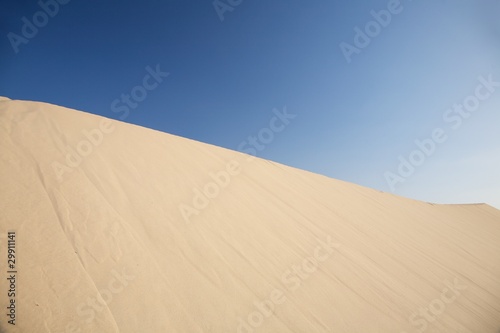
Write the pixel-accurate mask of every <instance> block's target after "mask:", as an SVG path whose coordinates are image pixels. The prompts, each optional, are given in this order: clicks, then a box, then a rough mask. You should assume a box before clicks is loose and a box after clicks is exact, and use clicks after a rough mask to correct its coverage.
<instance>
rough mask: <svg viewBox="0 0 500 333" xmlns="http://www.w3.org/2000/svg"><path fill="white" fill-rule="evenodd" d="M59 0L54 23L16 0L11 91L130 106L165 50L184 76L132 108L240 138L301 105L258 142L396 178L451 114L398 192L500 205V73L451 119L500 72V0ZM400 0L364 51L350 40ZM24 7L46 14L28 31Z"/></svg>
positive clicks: (8, 50)
mask: <svg viewBox="0 0 500 333" xmlns="http://www.w3.org/2000/svg"><path fill="white" fill-rule="evenodd" d="M54 1H55V0H42V3H47V4H49V3H52V5H50V6H49V7H48V8H49V10H52V11H53V14H54V15H53V17H49V16H48V15H46V18H47V20H46V22H43V19H44V18H43V14H38V16H37V14H36V13H37V12H40V11H42V10H43V9H42V7H41V5H40V3H37V2H36V1H25V2H23V1H15V0H6V1H4V2H3V8H4V10H3V11H2V12H1V13H0V17H1V25H0V30H1V31H0V34H1V35H2V38H1V43H0V54H1V58H0V73H1V76H0V95H1V96H7V97H9V98H12V99H25V100H36V101H44V102H49V103H53V104H58V105H62V106H67V107H71V108H75V109H79V110H84V111H87V112H90V113H95V114H98V115H103V116H106V117H110V118H114V119H120V115H121V114H120V113H116V112H113V110H112V107H111V104H112V102H113V101H114V100H116V99H117V98H118V99H119V98H120V97H121V95H122V94H130V93H131V90H132V89H133V88H134V87H136V86H137V85H141V84H142V82H143V78H144V76H145V75H147V74H148V72H147V70H146V67H148V66H149V67H150V68H153V69H154V68H156V66H157V65H159V68H160V69H161V71H163V72H168V73H169V75H168V77H165V78H164V79H163V81H162V82H161V83H159V84H158V86H157V87H156V88H155V89H153V90H151V91H148V94H147V97H146V98H145V99H144V100H142V101H141V102H140V103H137V104H138V105H137V107H136V108H134V109H130V113H129V115H128V116H127V117H126V118H125V119H122V120H124V121H126V122H130V123H133V124H138V125H141V126H145V127H149V128H154V129H158V130H161V131H165V132H168V133H172V134H176V135H180V136H184V137H188V138H192V139H195V140H199V141H203V142H208V143H211V144H215V145H219V146H223V147H226V148H230V149H235V150H236V149H237V147H238V145H239V144H240V143H241V142H242V141H244V140H245V139H246V138H247V137H248V136H249V135H255V134H257V133H259V131H260V130H262V128H265V127H266V126H268V125H269V121H270V119H271V118H272V117H273V115H274V114H273V112H272V110H273V109H275V108H276V109H278V110H283V108H284V107H286V109H287V111H288V112H289V113H291V114H294V115H297V117H296V118H295V119H293V120H292V121H291V123H290V124H289V125H288V126H287V127H286V129H285V130H283V131H282V132H279V133H276V134H275V137H274V140H273V141H272V142H270V143H269V144H267V145H265V149H264V150H263V151H260V152H259V153H258V156H260V157H264V158H267V159H271V160H274V161H278V162H281V163H284V164H287V165H291V166H295V167H298V168H302V169H306V170H310V171H313V172H317V173H321V174H324V175H327V176H330V177H334V178H337V179H342V180H346V181H350V182H354V183H357V184H361V185H364V186H368V187H372V188H376V189H379V190H382V191H387V192H390V191H392V189H391V187H390V186H389V183H388V181H387V179H386V177H387V172H391V173H392V174H393V175H396V176H399V177H401V174H399V173H398V167H399V164H400V163H401V162H400V160H399V156H402V157H403V158H406V159H408V158H409V156H410V154H411V153H412V152H413V151H414V150H415V149H417V148H418V147H417V146H416V144H415V140H421V141H425V140H426V139H428V138H431V137H432V132H433V130H434V129H436V128H441V129H443V131H444V133H445V135H446V136H447V140H446V141H445V142H443V143H436V144H435V149H433V152H432V154H430V155H429V156H427V155H425V159H424V161H423V162H422V163H421V164H420V165H418V166H416V167H414V170H413V172H412V173H411V175H409V176H408V177H406V176H405V177H402V178H400V179H404V182H399V181H398V182H397V183H396V184H395V185H394V188H393V190H394V191H393V192H394V193H396V194H400V195H403V196H407V197H411V198H416V199H420V200H425V201H433V202H440V203H455V202H456V203H458V202H488V203H490V204H492V205H495V206H496V207H499V208H500V173H499V171H498V170H500V131H499V125H500V87H496V89H495V90H494V91H493V92H491V94H490V96H488V98H486V99H485V100H484V101H483V100H481V103H480V105H479V107H478V108H477V109H476V111H474V112H472V113H471V115H470V116H469V117H468V118H466V119H463V121H462V123H461V125H460V126H459V128H457V129H453V128H452V126H451V125H452V123H451V122H449V121H448V122H447V121H445V120H444V118H443V116H444V114H445V113H446V111H447V110H448V109H449V108H451V107H453V105H454V104H455V103H462V102H463V101H464V100H465V99H467V98H468V97H469V96H471V95H474V93H475V90H476V88H477V86H478V85H479V84H480V81H479V80H478V77H480V76H482V77H484V78H488V77H489V76H490V77H491V78H492V79H491V80H492V81H494V82H500V67H499V63H500V21H499V20H498V17H499V16H500V15H499V14H500V2H499V1H493V0H491V1H488V0H485V1H471V0H457V1H450V0H448V1H446V0H441V1H436V0H434V1H432V0H421V1H411V0H401V1H400V3H399V5H397V1H396V0H389V1H387V0H384V1H379V0H370V1H362V2H361V1H359V2H353V1H345V0H341V1H326V0H288V1H281V0H272V1H266V2H255V1H249V0H242V1H240V0H231V1H228V0H220V2H219V3H221V4H223V5H225V6H231V5H230V4H231V3H232V4H234V5H235V6H231V7H230V8H231V9H232V11H225V12H224V13H223V14H222V15H223V18H224V20H223V21H222V20H221V19H220V16H219V15H218V13H217V11H216V9H215V8H214V5H213V2H212V1H186V0H184V1H180V0H179V1H152V0H145V1H140V2H139V1H104V2H103V1H79V0H71V1H69V2H68V0H64V1H63V0H60V1H61V2H63V3H64V2H67V3H66V4H59V5H58V7H59V8H58V9H57V13H54V12H55V11H56V10H55V6H54V5H53V3H54ZM238 3H239V4H238ZM223 5H221V6H223ZM388 8H393V9H394V13H391V12H390V11H389V13H391V20H390V22H389V23H388V24H385V25H386V26H385V27H384V26H382V25H381V24H380V23H378V27H379V29H378V31H376V30H373V31H372V36H373V37H368V38H370V43H369V44H368V45H367V46H366V47H363V48H361V47H358V53H354V54H352V55H351V57H350V62H348V61H347V59H346V57H345V55H344V54H343V52H342V50H341V47H340V45H341V43H343V42H344V43H348V44H350V45H353V46H356V44H355V42H354V39H355V35H356V32H355V30H354V29H355V28H356V27H359V28H360V29H361V30H362V31H364V33H365V34H366V30H365V28H366V27H367V24H368V25H370V23H369V22H370V21H374V20H375V19H374V17H373V15H372V14H371V11H372V10H373V11H375V12H377V13H379V12H380V11H381V10H385V11H388V10H389V9H388ZM396 9H397V10H396ZM396 12H397V13H396ZM34 16H35V17H34ZM23 17H25V18H26V20H28V21H29V22H31V23H32V24H33V22H34V20H35V19H36V20H39V21H38V23H39V25H40V27H38V28H37V29H38V31H37V32H36V34H35V35H34V36H31V37H30V38H26V39H25V40H24V41H25V42H24V43H19V42H17V44H16V43H13V42H12V41H11V40H12V38H13V37H12V36H13V34H16V35H17V36H20V37H22V38H24V36H23V31H22V29H23V25H24V24H25V21H23ZM40 20H42V21H40ZM372 27H373V24H372ZM25 30H26V29H25ZM9 33H11V34H10V35H9ZM12 33H13V34H12ZM9 36H10V37H9ZM17 41H18V40H17ZM14 44H15V45H14ZM16 49H17V52H15V51H16ZM482 89H483V91H486V90H484V89H486V88H482ZM291 181H293V180H291Z"/></svg>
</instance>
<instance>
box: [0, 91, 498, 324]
mask: <svg viewBox="0 0 500 333" xmlns="http://www.w3.org/2000/svg"><path fill="white" fill-rule="evenodd" d="M0 188H1V190H0V211H1V215H0V276H1V281H3V282H2V283H0V305H1V307H2V309H4V310H2V311H3V313H2V316H1V317H0V318H2V319H1V320H0V327H1V328H0V332H36V333H42V332H51V333H63V332H68V333H69V332H134V333H137V332H171V333H173V332H181V333H186V332H188V333H191V332H193V333H195V332H217V333H221V332H239V333H242V332H244V333H249V332H273V333H276V332H297V333H298V332H304V333H316V332H336V333H340V332H346V333H356V332H360V333H361V332H363V333H367V332H384V333H391V332H394V333H403V332H407V333H411V332H464V333H465V332H471V333H472V332H473V333H488V332H491V333H498V332H500V211H498V210H496V209H494V208H492V207H490V206H488V205H485V204H471V205H436V204H431V203H426V202H420V201H415V200H410V199H406V198H402V197H399V196H395V195H392V194H389V193H383V192H380V191H376V190H373V189H369V188H365V187H361V186H358V185H355V184H351V183H347V182H343V181H340V180H335V179H331V178H328V177H324V176H320V175H316V174H313V173H310V172H307V171H302V170H299V169H295V168H292V167H288V166H285V165H282V164H279V163H274V162H271V161H267V160H264V159H259V158H255V159H249V156H248V155H244V154H241V153H239V152H235V151H231V150H227V149H223V148H219V147H216V146H212V145H209V144H204V143H200V142H196V141H193V140H189V139H185V138H181V137H178V136H174V135H170V134H166V133H162V132H158V131H154V130H150V129H146V128H142V127H139V126H134V125H130V124H126V123H123V122H119V121H116V120H111V119H106V118H103V117H99V116H95V115H92V114H88V113H85V112H80V111H76V110H71V109H67V108H63V107H59V106H54V105H50V104H45V103H38V102H28V101H17V100H9V99H5V98H3V99H0ZM8 232H15V237H12V238H14V240H15V245H13V243H14V242H13V241H11V243H10V244H11V254H12V255H14V256H15V265H14V266H13V269H11V268H9V267H8V266H7V264H8V261H7V260H8V247H9V243H8V235H9V234H8ZM10 235H11V236H13V235H14V234H12V233H11V234H10ZM12 250H13V251H14V252H13V251H12ZM13 259H14V258H11V260H13ZM9 270H10V271H14V272H15V273H8V271H9ZM9 278H10V279H11V280H12V281H11V280H8V279H9ZM11 282H13V285H12V284H11ZM12 288H13V289H14V293H15V295H12V294H11V295H10V296H9V289H12ZM10 293H12V290H11V292H10ZM12 301H13V302H14V303H13V304H14V306H15V309H14V313H13V314H14V318H12V315H11V316H10V317H9V316H7V314H9V313H11V309H8V308H7V307H8V306H9V305H10V304H11V302H12ZM11 308H12V307H11ZM8 320H10V321H11V323H9V322H8ZM13 324H15V325H13Z"/></svg>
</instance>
